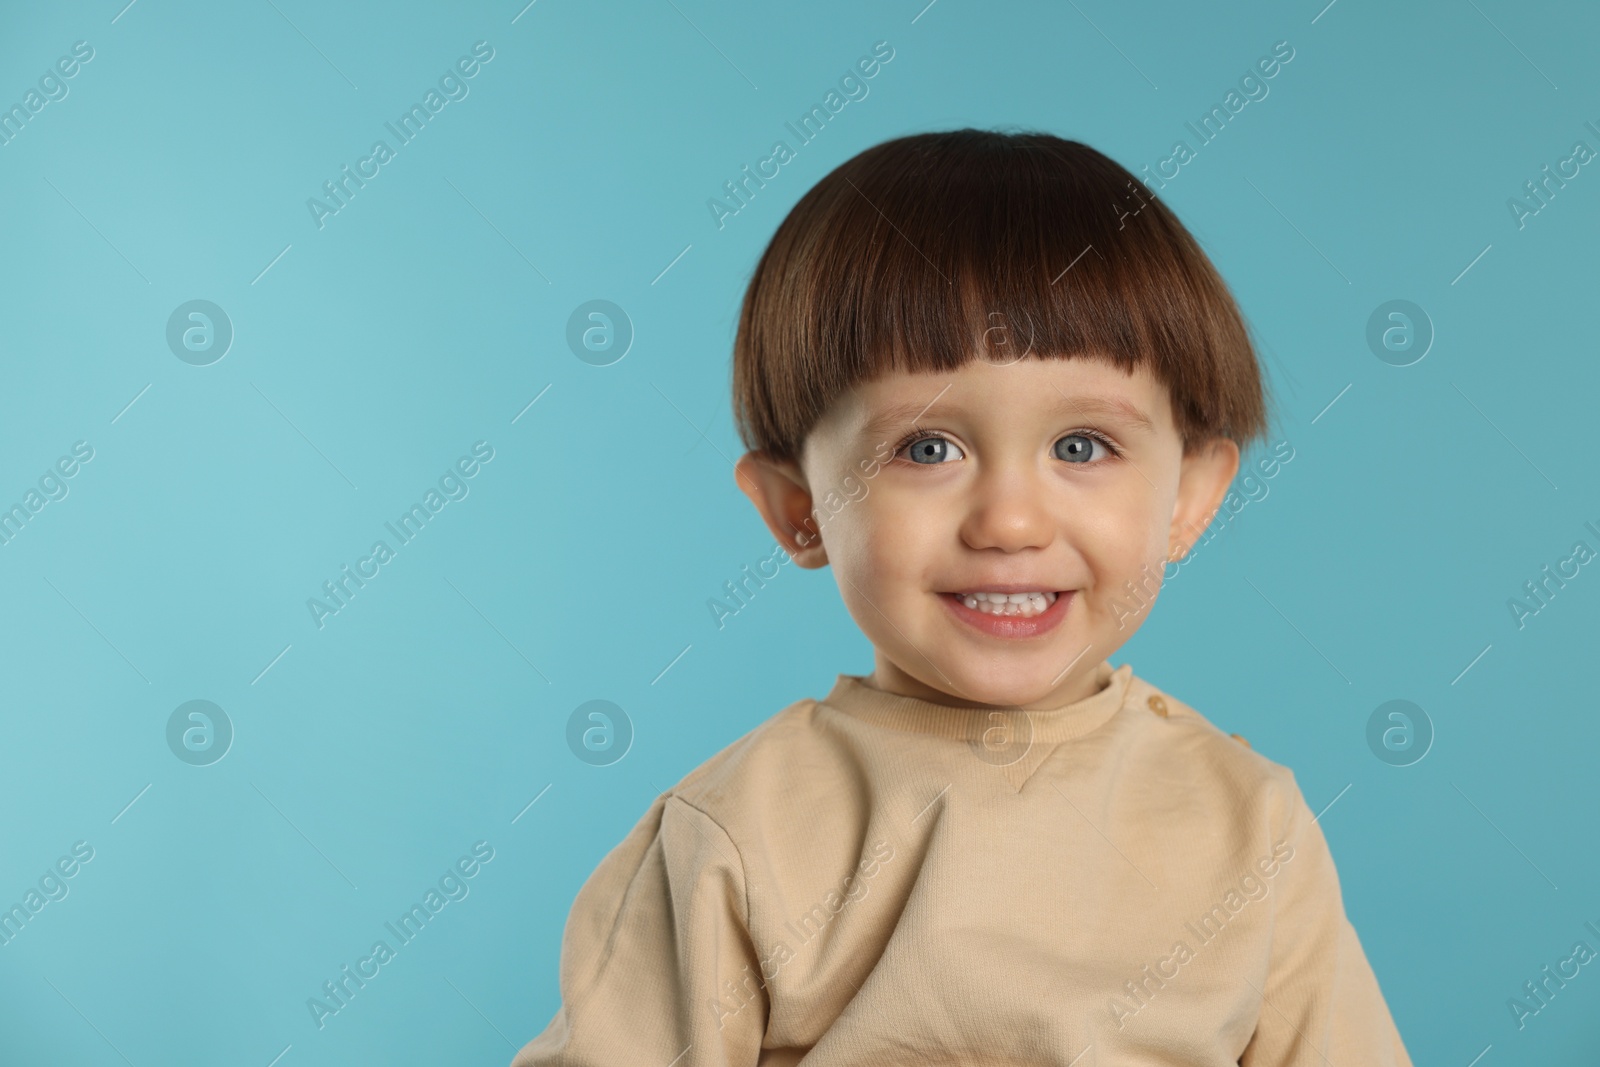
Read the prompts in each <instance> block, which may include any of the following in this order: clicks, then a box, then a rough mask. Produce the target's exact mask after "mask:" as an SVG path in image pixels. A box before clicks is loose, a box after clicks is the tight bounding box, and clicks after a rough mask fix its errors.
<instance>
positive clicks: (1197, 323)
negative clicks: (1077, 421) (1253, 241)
mask: <svg viewBox="0 0 1600 1067" xmlns="http://www.w3.org/2000/svg"><path fill="white" fill-rule="evenodd" d="M1024 353H1031V354H1032V355H1033V356H1037V357H1048V358H1064V357H1083V358H1094V359H1101V360H1107V361H1109V362H1111V363H1113V364H1114V365H1116V366H1118V367H1119V368H1121V369H1122V370H1123V371H1124V372H1128V373H1131V372H1132V370H1133V368H1134V367H1135V366H1138V365H1140V364H1143V365H1145V366H1147V367H1148V368H1149V370H1150V372H1151V373H1152V374H1153V375H1154V377H1155V378H1156V379H1157V380H1158V381H1160V382H1161V383H1162V384H1163V385H1165V386H1166V388H1167V392H1168V396H1169V398H1170V399H1171V403H1172V410H1173V417H1174V419H1175V421H1176V423H1177V429H1178V432H1179V435H1180V436H1181V438H1182V440H1183V448H1184V452H1185V454H1188V453H1189V452H1191V451H1192V450H1193V449H1194V448H1196V447H1197V446H1199V445H1200V444H1201V443H1202V442H1204V441H1205V440H1207V439H1208V438H1211V437H1215V436H1224V437H1230V438H1232V439H1233V440H1235V441H1236V442H1238V444H1239V446H1240V448H1241V450H1242V449H1243V448H1244V447H1245V446H1247V445H1248V444H1249V443H1250V442H1251V441H1252V440H1254V439H1256V438H1257V437H1260V436H1263V435H1264V434H1265V433H1266V422H1267V408H1266V399H1265V396H1264V392H1263V383H1262V380H1261V373H1260V370H1259V368H1258V367H1257V365H1256V356H1255V351H1254V348H1253V347H1252V345H1251V341H1250V337H1249V331H1248V328H1247V327H1246V325H1245V322H1244V319H1243V317H1242V316H1241V315H1240V313H1239V309H1238V307H1237V306H1236V305H1235V303H1234V301H1233V297H1232V295H1231V294H1230V293H1229V291H1228V288H1227V286H1226V285H1225V284H1224V283H1223V281H1222V279H1221V277H1220V276H1219V275H1218V274H1217V271H1216V269H1215V268H1214V267H1213V266H1212V265H1211V261H1210V260H1209V259H1207V258H1206V255H1205V253H1204V252H1203V251H1201V249H1200V246H1199V245H1198V244H1197V243H1196V242H1195V240H1194V238H1193V237H1192V236H1190V234H1189V232H1188V230H1186V229H1184V227H1183V225H1182V223H1180V222H1179V221H1178V219H1177V217H1176V216H1175V215H1174V214H1173V213H1172V212H1171V211H1170V210H1169V209H1168V208H1167V207H1166V205H1165V204H1163V203H1162V202H1161V201H1160V200H1157V199H1155V198H1154V196H1153V194H1151V193H1150V191H1149V190H1148V189H1147V188H1146V187H1145V186H1143V185H1142V184H1141V183H1139V182H1138V181H1137V180H1136V179H1135V178H1134V176H1133V175H1132V174H1131V173H1129V172H1128V171H1127V170H1126V169H1124V168H1123V167H1122V166H1121V165H1120V164H1118V163H1117V162H1116V161H1114V160H1112V159H1111V158H1110V157H1108V156H1106V155H1103V154H1102V153H1100V152H1098V151H1096V150H1095V149H1093V148H1090V147H1089V146H1088V145H1085V144H1081V143H1079V142H1077V141H1068V140H1063V139H1062V138H1060V137H1056V136H1054V135H1052V134H1048V133H1042V132H1019V133H1002V132H997V131H992V130H979V129H972V128H967V129H960V130H950V131H945V132H934V133H920V134H915V135H912V136H908V137H900V138H897V139H895V140H891V141H885V142H884V143H882V144H879V145H875V146H873V147H872V148H869V149H867V150H866V151H864V152H861V153H860V154H858V155H856V156H855V157H854V158H852V159H849V160H847V161H845V162H844V163H842V164H840V165H839V166H838V167H836V168H834V170H833V171H832V172H831V173H829V174H828V175H827V176H826V177H825V178H823V179H822V180H821V181H819V182H818V183H817V184H816V185H815V186H813V187H812V188H811V189H810V190H809V191H807V192H806V194H805V195H804V196H802V197H801V198H800V201H799V203H797V204H795V206H794V208H793V210H791V211H790V212H789V214H788V217H786V218H785V219H784V220H783V222H782V223H781V224H780V225H779V226H778V229H777V232H776V233H775V234H774V235H773V237H772V241H771V242H770V243H769V244H768V245H767V249H766V251H765V252H764V253H763V254H762V256H761V260H760V262H759V263H758V264H757V266H756V269H755V273H754V275H753V276H752V277H751V279H750V285H749V288H748V289H746V291H745V295H744V302H743V305H742V307H741V309H740V312H739V328H738V333H737V335H736V337H735V339H734V345H733V398H734V413H735V419H736V423H737V427H738V431H739V436H740V437H741V438H742V439H743V441H744V444H745V446H746V448H747V449H749V450H751V451H758V450H759V451H765V452H766V453H767V454H769V455H770V456H772V457H773V458H774V459H778V460H796V461H798V460H799V458H800V456H801V453H802V449H803V447H804V443H805V439H806V436H807V434H809V433H810V432H811V430H812V428H813V427H814V426H815V425H816V423H817V421H818V420H819V419H820V418H821V417H822V416H823V414H824V413H825V412H826V411H827V409H828V408H829V406H830V405H831V404H832V403H833V402H834V401H835V400H836V399H837V398H838V397H839V396H840V395H841V394H843V393H845V392H846V391H848V390H849V389H851V388H852V387H854V386H855V385H857V384H858V383H862V382H868V381H872V380H873V379H875V378H877V377H878V376H879V375H881V374H883V373H886V372H889V371H891V370H904V371H909V372H913V373H915V372H923V371H940V370H954V369H956V368H958V367H960V366H962V365H964V364H966V363H968V362H970V361H971V360H974V359H977V358H987V359H990V360H991V361H992V362H996V363H1010V362H1014V361H1015V360H1016V359H1018V358H1019V357H1020V356H1021V355H1022V354H1024Z"/></svg>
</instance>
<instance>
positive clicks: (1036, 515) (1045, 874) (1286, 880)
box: [513, 129, 1411, 1067]
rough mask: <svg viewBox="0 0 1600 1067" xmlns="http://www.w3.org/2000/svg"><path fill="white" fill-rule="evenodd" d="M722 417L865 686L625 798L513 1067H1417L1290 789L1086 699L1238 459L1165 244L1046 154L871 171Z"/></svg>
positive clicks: (853, 170)
mask: <svg viewBox="0 0 1600 1067" xmlns="http://www.w3.org/2000/svg"><path fill="white" fill-rule="evenodd" d="M733 386H734V401H735V410H736V414H737V418H738V424H739V432H740V435H741V437H742V438H743V440H744V442H745V444H746V445H747V446H748V447H749V449H750V451H749V452H748V453H747V454H746V455H745V456H744V457H743V458H742V459H741V460H740V461H739V463H738V465H737V469H736V472H735V473H736V479H737V482H738V485H739V487H740V489H742V490H743V491H744V492H745V493H746V494H747V495H748V496H749V497H750V499H751V500H752V501H753V502H754V504H755V506H756V507H757V508H758V509H759V510H760V512H761V516H762V518H763V520H764V521H765V522H766V524H767V526H768V528H769V529H771V531H772V532H773V535H774V536H775V537H777V538H778V539H779V542H780V544H781V545H782V546H783V547H784V549H785V551H786V552H787V553H788V555H789V557H790V558H792V559H793V561H794V562H795V563H797V564H799V565H800V566H801V567H804V568H808V569H809V568H815V567H822V566H825V565H831V567H832V568H833V573H834V575H835V576H836V577H837V579H838V582H839V590H840V593H841V595H842V596H843V598H844V602H845V605H846V607H847V608H848V610H849V612H850V614H851V616H852V618H854V620H855V621H856V623H857V624H858V625H859V626H860V627H861V629H862V631H863V632H864V633H865V634H866V636H867V638H868V640H870V641H871V643H872V645H873V649H874V655H873V670H872V673H871V674H869V675H865V676H861V675H851V674H839V675H838V676H837V679H836V681H835V683H834V684H833V687H832V689H831V690H830V691H829V692H828V693H827V695H826V696H825V697H823V698H822V699H821V700H816V699H803V700H799V701H797V702H795V703H793V704H791V705H789V706H788V707H787V708H785V709H783V710H782V711H781V712H779V713H778V714H777V715H775V716H773V717H772V718H771V719H768V720H767V721H766V722H764V723H763V724H762V725H761V726H759V727H757V728H756V729H754V730H752V731H751V732H750V733H748V734H746V735H745V736H744V737H742V738H740V739H739V740H738V741H736V742H734V743H733V744H732V745H730V746H729V747H727V748H726V749H724V750H723V751H722V752H720V753H718V754H717V755H715V756H713V757H712V758H711V759H710V760H708V761H707V762H706V763H704V764H702V765H701V766H700V767H699V768H697V769H696V770H694V771H693V772H692V773H690V774H689V775H688V776H687V777H685V778H684V779H683V780H682V781H681V782H679V783H678V784H677V785H676V786H675V787H674V788H673V789H671V790H669V791H668V792H667V793H666V794H665V795H663V796H661V797H658V798H657V799H656V800H655V802H654V803H653V804H652V805H651V807H650V810H649V811H648V812H647V813H646V814H645V816H644V818H643V819H641V820H640V821H639V823H638V825H636V826H635V827H634V829H633V830H632V831H631V832H630V833H629V834H628V836H627V837H626V839H624V840H623V841H622V843H621V844H619V845H618V846H617V847H616V848H614V849H613V850H612V851H611V852H610V853H609V854H608V855H607V856H606V857H605V858H604V860H602V861H601V863H600V864H599V866H598V867H597V869H596V870H595V871H594V873H593V874H592V875H591V876H590V877H589V879H588V881H587V882H586V883H585V884H584V886H583V887H582V889H581V890H580V891H579V893H578V895H577V898H576V900H575V902H574V904H573V907H572V911H571V914H570V916H569V917H568V919H567V923H566V928H565V934H564V940H563V943H562V950H561V962H560V984H561V995H562V1005H561V1008H560V1010H559V1011H558V1012H557V1014H556V1016H555V1018H554V1019H552V1020H551V1022H550V1024H549V1026H548V1027H547V1028H546V1029H545V1031H544V1032H543V1033H542V1034H540V1035H539V1036H538V1037H537V1038H535V1039H534V1040H533V1041H531V1042H529V1043H528V1044H527V1045H526V1046H524V1047H523V1048H522V1050H521V1051H520V1052H519V1053H518V1054H517V1056H516V1058H515V1059H514V1060H513V1067H540V1065H547V1064H548V1065H554V1064H563V1065H567V1067H702V1065H704V1067H710V1065H717V1067H733V1065H759V1067H779V1065H789V1064H798V1063H801V1062H802V1061H803V1062H804V1063H805V1064H806V1065H807V1067H882V1065H888V1064H933V1063H938V1064H961V1065H978V1064H1008V1065H1010V1064H1035V1065H1054V1067H1069V1065H1078V1067H1091V1065H1095V1064H1098V1065H1101V1067H1109V1065H1118V1064H1186V1065H1223V1064H1239V1065H1243V1067H1268V1065H1271V1067H1281V1065H1290V1064H1292V1065H1296V1067H1313V1065H1316V1067H1326V1065H1328V1064H1334V1065H1337V1067H1409V1065H1410V1062H1411V1061H1410V1059H1409V1057H1408V1056H1407V1053H1406V1050H1405V1047H1404V1045H1403V1044H1402V1043H1401V1040H1400V1035H1399V1034H1398V1033H1397V1031H1396V1029H1395V1025H1394V1022H1393V1020H1392V1019H1391V1017H1390V1014H1389V1010H1388V1007H1387V1005H1386V1004H1385V1002H1384V999H1383V995H1382V993H1381V992H1380V990H1379V987H1378V983H1377V980H1376V978H1375V977H1374V975H1373V972H1372V968H1371V967H1370V965H1369V964H1368V962H1367V958H1366V956H1365V954H1364V952H1363V950H1362V946H1361V943H1360V941H1359V940H1358V939H1357V936H1356V931H1355V929H1354V928H1353V927H1352V926H1351V924H1350V922H1349V921H1348V919H1347V918H1346V916H1345V912H1344V905H1343V900H1342V897H1341V894H1340V887H1339V880H1338V875H1337V873H1336V872H1335V869H1334V865H1333V859H1332V856H1331V855H1330V853H1329V849H1328V845H1327V843H1326V841H1325V840H1324V838H1323V834H1322V831H1321V829H1320V827H1319V826H1318V824H1317V821H1316V819H1315V817H1314V816H1313V815H1312V813H1311V811H1310V809H1309V808H1308V806H1307V803H1306V800H1305V798H1304V796H1302V794H1301V792H1300V789H1299V786H1298V784H1297V783H1296V781H1295V777H1294V774H1293V772H1292V771H1290V770H1289V769H1288V768H1286V767H1284V766H1282V765H1280V764H1277V763H1274V762H1273V761H1271V760H1269V759H1267V758H1265V757H1263V756H1261V755H1259V754H1257V753H1255V752H1253V751H1251V750H1250V748H1249V746H1248V745H1247V744H1244V743H1242V742H1243V739H1242V738H1238V737H1237V735H1235V736H1234V737H1233V738H1230V737H1229V736H1228V735H1227V734H1225V733H1223V732H1222V731H1221V730H1219V729H1218V728H1217V727H1215V726H1213V725H1212V723H1211V722H1210V720H1209V719H1207V718H1206V717H1204V716H1202V715H1201V714H1200V713H1199V712H1198V711H1196V710H1195V709H1193V708H1191V707H1189V706H1188V705H1186V704H1184V703H1183V702H1181V701H1179V700H1178V699H1176V698H1175V697H1173V696H1171V695H1170V694H1168V693H1165V692H1162V691H1160V690H1158V689H1157V688H1156V687H1155V686H1154V685H1151V684H1150V683H1149V682H1148V681H1146V680H1145V679H1143V678H1141V677H1139V676H1137V675H1135V674H1134V673H1133V669H1132V666H1131V665H1130V664H1127V663H1124V664H1122V665H1120V666H1116V667H1113V666H1112V665H1111V664H1110V663H1109V662H1108V660H1107V657H1108V656H1110V655H1111V654H1112V653H1114V652H1116V650H1117V649H1118V648H1119V647H1120V646H1121V645H1122V644H1123V642H1125V641H1127V640H1128V638H1130V637H1131V636H1133V634H1134V632H1135V631H1136V630H1137V629H1138V627H1139V626H1140V624H1142V623H1143V621H1144V620H1145V618H1146V617H1147V616H1148V613H1149V610H1150V607H1151V606H1152V604H1153V603H1154V600H1155V595H1156V592H1157V590H1158V588H1159V586H1160V581H1161V575H1162V572H1163V568H1164V566H1165V565H1166V564H1167V563H1168V562H1169V561H1171V560H1173V559H1177V558H1180V557H1182V555H1183V554H1184V553H1185V552H1186V551H1187V550H1188V548H1189V546H1190V545H1191V544H1192V543H1193V541H1194V540H1195V538H1197V537H1198V536H1199V534H1200V533H1201V532H1202V531H1203V530H1204V528H1205V526H1206V524H1207V523H1208V521H1209V520H1210V518H1211V516H1212V515H1213V514H1214V513H1215V512H1216V510H1217V508H1218V506H1219V504H1220V502H1221V500H1222V498H1223V496H1224V494H1225V493H1226V491H1227V488H1228V485H1229V483H1230V481H1231V480H1232V479H1233V477H1234V475H1235V473H1236V472H1237V470H1238V467H1239V462H1240V458H1239V457H1240V448H1241V446H1244V445H1248V444H1249V443H1250V442H1251V441H1252V440H1254V439H1256V438H1257V437H1260V436H1262V435H1263V434H1264V433H1265V429H1266V423H1267V410H1266V402H1265V399H1264V395H1263V388H1262V383H1261V380H1260V375H1259V372H1258V368H1257V365H1256V360H1255V355H1254V351H1253V349H1252V347H1251V344H1250V340H1249V337H1248V332H1247V329H1246V327H1245V324H1244V322H1243V320H1242V318H1241V316H1240V313H1239V311H1238V309H1237V307H1236V306H1235V304H1234V302H1233V299H1232V297H1231V296H1230V294H1229V292H1228V290H1227V288H1226V287H1225V285H1224V284H1223V282H1222V281H1221V279H1220V278H1219V277H1218V275H1217V273H1216V271H1215V270H1214V268H1213V267H1212V265H1211V263H1210V261H1209V260H1208V259H1207V258H1206V256H1205V254H1204V253H1203V252H1202V251H1201V249H1200V248H1199V246H1198V245H1197V244H1196V243H1195V241H1194V239H1193V238H1192V237H1191V236H1190V235H1189V233H1188V232H1187V231H1186V230H1185V229H1184V228H1183V226H1182V225H1181V224H1180V223H1179V222H1178V220H1177V219H1176V218H1175V217H1174V216H1173V214H1172V213H1171V212H1170V210H1169V209H1168V208H1167V207H1166V206H1165V205H1164V204H1162V203H1161V202H1160V201H1159V200H1155V199H1153V198H1152V197H1151V196H1150V194H1149V193H1148V191H1147V190H1145V189H1144V188H1143V187H1142V186H1140V185H1139V184H1138V183H1137V182H1136V181H1135V180H1134V178H1133V176H1132V175H1131V174H1129V173H1128V172H1127V171H1126V170H1125V169H1123V168H1122V167H1121V166H1119V165H1118V164H1117V163H1115V162H1113V161H1112V160H1111V159H1109V158H1108V157H1106V156H1104V155H1102V154H1101V153H1099V152H1097V151H1095V150H1094V149H1092V148H1089V147H1087V146H1085V145H1083V144H1079V143H1077V142H1074V141H1067V140H1062V139H1060V138H1058V137H1054V136H1050V135H1047V134H1043V133H1017V134H1006V133H999V132H990V131H983V130H974V129H964V130H956V131H951V132H942V133H926V134H919V135H916V136H909V137H903V138H899V139H897V140H893V141H889V142H886V143H884V144H880V145H877V146H876V147H873V148H871V149H868V150H867V151H865V152H862V153H861V154H860V155H858V156H856V157H855V158H853V159H851V160H849V161H847V162H846V163H844V164H842V165H841V166H839V167H838V168H837V169H835V170H834V171H833V172H832V173H831V174H829V175H828V176H827V177H826V178H824V179H823V180H822V181H821V182H819V183H818V184H817V185H816V186H815V187H814V188H813V189H811V190H810V191H809V192H807V193H806V195H805V196H804V197H802V198H801V200H800V201H799V203H798V204H796V205H795V207H794V209H793V210H792V211H791V212H790V213H789V215H788V217H787V218H786V219H785V220H784V222H783V223H782V225H781V226H779V228H778V231H777V233H776V234H775V235H774V237H773V239H772V242H771V244H770V245H769V246H768V248H767V250H766V252H765V253H764V254H763V256H762V257H761V260H760V263H759V264H758V266H757V267H756V271H755V274H754V276H753V278H752V279H751V281H750V285H749V288H748V290H747V292H746V294H745V299H744V304H743V308H742V310H741V314H740V319H739V329H738V335H737V339H736V341H735V346H734V365H733ZM939 467H943V468H944V469H943V470H939V469H938V468H939Z"/></svg>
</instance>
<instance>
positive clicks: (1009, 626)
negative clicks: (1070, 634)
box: [939, 590, 1073, 638]
mask: <svg viewBox="0 0 1600 1067" xmlns="http://www.w3.org/2000/svg"><path fill="white" fill-rule="evenodd" d="M1072 596H1073V591H1071V590H1069V591H1067V592H1064V593H1061V594H1059V595H1058V596H1057V597H1056V602H1055V603H1054V604H1051V605H1050V606H1049V607H1048V608H1046V609H1045V610H1044V611H1042V612H1040V613H1039V614H1038V615H1028V616H1022V615H990V614H989V613H988V612H984V611H979V610H978V609H976V608H969V607H967V606H966V605H965V604H963V603H962V602H961V599H960V598H959V597H957V596H956V595H955V594H954V593H940V594H939V599H940V600H943V601H944V602H945V603H946V604H948V605H949V606H950V610H951V611H952V612H954V613H955V616H956V618H958V619H960V620H961V621H962V622H964V623H966V624H967V625H968V626H971V627H972V628H973V629H975V630H980V631H982V632H983V633H986V634H988V635H990V636H991V637H1008V638H1026V637H1038V636H1039V635H1040V634H1046V633H1049V632H1050V631H1051V630H1054V629H1055V628H1056V627H1057V626H1059V625H1061V620H1062V619H1064V618H1066V615H1067V605H1068V603H1069V602H1070V601H1071V600H1072Z"/></svg>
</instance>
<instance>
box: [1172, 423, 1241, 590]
mask: <svg viewBox="0 0 1600 1067" xmlns="http://www.w3.org/2000/svg"><path fill="white" fill-rule="evenodd" d="M1237 473H1239V445H1238V443H1237V442H1235V441H1234V440H1233V439H1232V438H1228V437H1213V438H1212V439H1211V440H1209V441H1207V442H1206V443H1205V444H1203V445H1201V446H1200V447H1199V448H1197V449H1195V451H1194V452H1192V453H1191V454H1189V455H1186V456H1184V457H1183V462H1182V466H1181V467H1180V469H1179V472H1178V501H1177V503H1176V504H1174V505H1173V508H1172V531H1171V533H1170V534H1169V535H1168V536H1169V540H1170V541H1171V547H1170V548H1169V549H1168V551H1167V558H1168V559H1172V560H1178V559H1182V558H1183V557H1184V556H1186V555H1188V553H1189V548H1190V546H1192V545H1193V544H1194V543H1195V541H1196V540H1197V539H1198V538H1199V537H1200V535H1201V534H1202V533H1204V532H1205V529H1206V527H1207V526H1209V525H1210V524H1211V520H1212V518H1213V517H1214V516H1215V515H1216V513H1217V509H1218V508H1220V507H1221V506H1222V500H1223V497H1225V496H1227V494H1228V485H1229V483H1230V482H1232V481H1233V476H1234V475H1235V474H1237Z"/></svg>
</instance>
